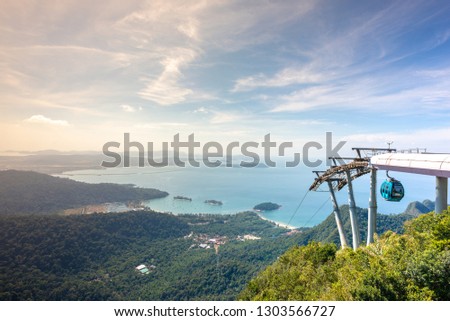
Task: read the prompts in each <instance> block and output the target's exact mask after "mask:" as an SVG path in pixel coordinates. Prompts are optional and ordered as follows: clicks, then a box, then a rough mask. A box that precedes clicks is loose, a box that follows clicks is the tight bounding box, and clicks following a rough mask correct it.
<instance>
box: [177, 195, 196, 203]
mask: <svg viewBox="0 0 450 321" xmlns="http://www.w3.org/2000/svg"><path fill="white" fill-rule="evenodd" d="M173 199H174V200H183V201H189V202H192V198H190V197H186V196H180V195H177V196H174V197H173Z"/></svg>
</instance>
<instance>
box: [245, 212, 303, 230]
mask: <svg viewBox="0 0 450 321" xmlns="http://www.w3.org/2000/svg"><path fill="white" fill-rule="evenodd" d="M252 212H253V213H256V215H258V217H259V218H260V219H262V220H264V221H268V222H271V223H274V224H276V225H277V226H279V227H282V228H285V229H287V230H295V229H296V227H295V226H292V225H288V224H285V223H281V222H277V221H274V220H270V219H268V218H267V217H264V216H262V214H261V212H257V211H252Z"/></svg>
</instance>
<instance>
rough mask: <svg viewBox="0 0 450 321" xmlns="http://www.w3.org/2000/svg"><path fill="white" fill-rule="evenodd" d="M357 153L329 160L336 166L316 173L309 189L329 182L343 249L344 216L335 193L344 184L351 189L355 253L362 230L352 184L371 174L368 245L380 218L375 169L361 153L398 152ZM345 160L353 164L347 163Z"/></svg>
mask: <svg viewBox="0 0 450 321" xmlns="http://www.w3.org/2000/svg"><path fill="white" fill-rule="evenodd" d="M353 150H354V151H356V153H357V157H339V158H337V157H333V158H330V159H331V160H332V162H333V165H331V166H330V168H329V169H328V170H326V171H314V172H315V173H316V174H317V178H316V179H315V180H314V182H313V183H312V185H311V186H310V188H309V190H310V191H311V190H314V191H315V190H317V189H318V188H319V186H320V185H321V184H322V183H324V182H327V184H328V187H329V190H330V196H331V199H332V201H333V211H334V213H335V219H336V225H337V228H338V232H339V238H340V241H341V247H343V248H344V247H346V246H347V240H346V238H345V234H344V230H343V227H342V220H341V214H340V211H339V207H338V204H337V201H336V196H335V191H339V190H341V189H342V188H343V187H344V186H345V185H347V188H348V203H349V213H350V223H351V228H352V246H353V249H354V250H356V249H357V248H358V247H359V245H360V243H361V239H360V232H359V231H360V229H359V222H358V214H357V210H356V203H355V197H354V193H353V184H352V181H353V180H354V179H356V178H358V177H360V176H363V175H365V174H369V173H370V174H371V179H370V197H369V210H368V218H367V220H368V228H367V244H370V243H372V242H373V240H374V234H375V233H376V216H377V200H376V181H377V179H376V175H377V170H376V168H374V167H372V166H371V165H370V157H363V156H362V154H361V152H365V153H367V152H369V153H372V154H377V153H380V152H388V153H391V152H395V151H396V150H395V149H392V148H360V147H357V148H353ZM346 161H350V162H347V163H346Z"/></svg>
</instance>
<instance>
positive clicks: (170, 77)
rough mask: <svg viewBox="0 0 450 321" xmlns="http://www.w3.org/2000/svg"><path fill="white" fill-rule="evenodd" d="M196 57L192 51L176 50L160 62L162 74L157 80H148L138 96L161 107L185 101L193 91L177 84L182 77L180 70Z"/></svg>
mask: <svg viewBox="0 0 450 321" xmlns="http://www.w3.org/2000/svg"><path fill="white" fill-rule="evenodd" d="M196 57H197V53H196V52H195V51H194V50H191V49H188V48H178V49H177V50H176V51H175V52H174V53H172V55H171V56H168V57H166V58H165V59H164V60H163V61H162V62H161V64H162V65H163V71H162V73H161V74H160V76H159V77H158V78H156V79H153V80H148V81H147V85H146V87H145V88H144V89H142V90H141V91H140V92H139V96H140V97H141V98H143V99H147V100H151V101H154V102H156V103H157V104H159V105H163V106H167V105H173V104H178V103H181V102H183V101H185V100H186V99H187V97H188V96H189V95H192V94H193V91H192V90H191V89H189V88H185V87H183V86H180V85H179V84H178V83H179V81H180V79H181V78H182V77H183V74H182V73H181V68H183V67H186V66H187V65H188V64H189V63H190V62H192V61H193V60H194V59H195V58H196Z"/></svg>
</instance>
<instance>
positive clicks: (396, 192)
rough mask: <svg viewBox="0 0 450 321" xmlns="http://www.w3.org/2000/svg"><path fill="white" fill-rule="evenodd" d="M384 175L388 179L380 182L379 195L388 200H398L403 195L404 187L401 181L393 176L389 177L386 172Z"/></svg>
mask: <svg viewBox="0 0 450 321" xmlns="http://www.w3.org/2000/svg"><path fill="white" fill-rule="evenodd" d="M386 175H387V177H388V179H387V180H385V181H384V182H383V184H381V188H380V193H381V196H382V197H383V198H384V199H385V200H386V201H389V202H400V200H401V199H402V198H403V196H405V189H404V188H403V185H402V183H400V181H398V180H396V179H395V178H392V177H389V175H388V174H387V173H386Z"/></svg>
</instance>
